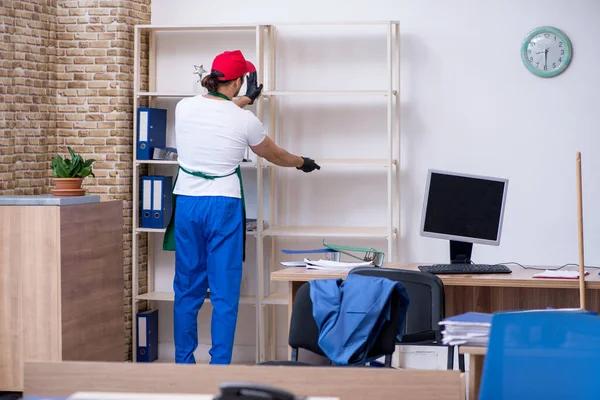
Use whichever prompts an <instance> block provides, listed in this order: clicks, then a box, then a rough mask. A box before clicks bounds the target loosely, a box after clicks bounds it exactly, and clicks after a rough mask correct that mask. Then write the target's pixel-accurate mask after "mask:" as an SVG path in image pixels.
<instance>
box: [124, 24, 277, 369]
mask: <svg viewBox="0 0 600 400" xmlns="http://www.w3.org/2000/svg"><path fill="white" fill-rule="evenodd" d="M265 29H268V26H265V25H232V26H224V25H213V26H157V25H137V26H136V27H135V37H134V40H135V42H134V53H135V56H134V89H133V90H134V100H133V160H134V161H133V188H132V190H133V216H132V232H133V239H132V300H131V302H132V307H131V309H132V333H133V334H132V358H133V361H134V362H135V361H136V347H137V343H136V335H135V332H136V322H137V321H136V314H137V312H138V310H139V304H140V302H142V301H148V302H149V308H152V307H153V305H154V304H153V302H173V300H174V293H173V292H160V291H155V290H154V237H155V235H156V234H163V233H164V232H165V231H166V229H148V228H141V227H140V226H139V213H140V210H139V188H140V185H139V183H140V178H141V176H142V175H141V168H142V167H143V166H146V167H147V168H148V174H149V175H152V174H153V172H154V168H155V167H156V166H165V165H166V166H169V165H170V166H177V165H178V162H177V161H174V160H138V159H137V134H136V132H137V124H138V121H137V109H138V107H139V104H140V100H141V99H146V100H147V103H148V106H150V107H154V106H155V104H156V100H157V99H159V98H172V99H182V98H185V97H193V96H196V95H197V94H196V93H185V92H157V91H156V79H157V76H156V59H157V53H156V33H157V32H180V33H183V32H195V31H196V32H197V31H211V32H215V33H218V32H220V31H249V32H254V33H255V35H256V54H257V61H256V67H257V69H258V79H259V80H262V78H263V76H262V71H263V65H262V54H263V46H264V44H263V42H262V40H261V38H262V37H263V33H262V32H263V31H264V30H265ZM144 33H146V34H148V39H149V48H148V66H147V69H145V67H144V66H143V65H142V63H141V49H142V47H141V41H140V40H141V36H142V35H143V34H144ZM143 72H147V74H148V91H142V90H140V88H141V77H142V73H143ZM256 104H257V105H256V110H257V114H258V115H262V107H263V104H262V102H257V103H256ZM242 169H244V170H248V169H250V170H257V163H244V164H242ZM260 229H262V225H261V226H259V227H257V231H252V232H247V235H248V236H250V237H255V238H256V237H258V236H259V235H260V231H259V230H260ZM144 234H145V235H147V238H148V245H147V248H148V256H147V280H148V290H147V292H146V293H140V290H139V280H138V277H139V267H140V258H141V256H142V255H141V254H140V249H139V241H140V235H144ZM247 245H248V243H247ZM205 302H207V303H208V302H210V292H209V293H208V295H207V297H206V300H205ZM257 303H258V293H257V294H256V295H254V296H248V295H242V297H241V299H240V304H243V305H246V304H247V305H254V306H256V305H257ZM257 317H258V308H257ZM257 338H258V327H257ZM257 341H258V339H257ZM257 352H258V346H257Z"/></svg>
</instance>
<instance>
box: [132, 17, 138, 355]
mask: <svg viewBox="0 0 600 400" xmlns="http://www.w3.org/2000/svg"><path fill="white" fill-rule="evenodd" d="M133 36H134V39H133V40H134V42H133V179H132V182H133V183H132V186H133V187H132V192H133V204H132V210H133V215H132V216H131V221H132V229H131V252H132V253H131V359H132V361H133V362H136V361H137V351H136V348H137V338H136V334H135V332H136V325H137V324H136V322H137V321H136V315H137V294H138V273H137V270H138V254H137V253H138V238H137V232H136V228H137V225H138V189H139V185H138V184H137V182H138V166H137V163H136V162H135V160H136V159H137V135H136V132H137V123H138V121H137V108H138V96H137V93H138V91H139V82H140V76H139V75H140V70H139V68H140V54H139V53H140V28H139V27H138V26H135V27H134V35H133Z"/></svg>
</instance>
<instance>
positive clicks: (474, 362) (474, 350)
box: [458, 346, 487, 399]
mask: <svg viewBox="0 0 600 400" xmlns="http://www.w3.org/2000/svg"><path fill="white" fill-rule="evenodd" d="M458 352H459V353H460V354H468V355H469V364H470V365H469V388H468V390H469V399H478V398H479V386H480V385H481V375H482V374H483V361H484V359H485V354H486V353H487V347H475V346H460V347H459V348H458Z"/></svg>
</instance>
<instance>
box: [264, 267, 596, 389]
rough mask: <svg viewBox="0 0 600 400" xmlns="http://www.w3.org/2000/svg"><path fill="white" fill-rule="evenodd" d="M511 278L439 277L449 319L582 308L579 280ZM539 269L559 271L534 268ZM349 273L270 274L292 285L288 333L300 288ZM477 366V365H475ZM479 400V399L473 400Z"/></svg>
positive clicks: (524, 272) (517, 270) (522, 274)
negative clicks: (473, 313)
mask: <svg viewBox="0 0 600 400" xmlns="http://www.w3.org/2000/svg"><path fill="white" fill-rule="evenodd" d="M428 264H432V263H426V262H423V263H389V264H385V267H386V268H398V269H405V270H409V271H418V270H419V269H418V266H419V265H428ZM507 266H508V267H509V268H511V270H512V271H513V272H512V274H475V275H439V278H440V279H441V280H442V282H443V284H444V293H445V298H446V316H447V317H450V316H453V315H458V314H462V313H465V312H468V311H477V312H486V313H493V312H497V311H509V310H531V309H539V308H546V307H555V308H577V307H579V281H578V280H576V279H573V280H571V279H541V278H533V275H534V274H536V273H538V272H541V271H539V270H537V269H535V270H534V269H524V268H522V267H519V266H516V267H512V266H510V265H507ZM532 268H538V269H542V270H543V269H544V268H548V269H554V268H556V267H545V266H535V267H532ZM565 269H569V268H565ZM347 274H348V273H347V271H324V270H315V269H306V268H303V267H293V268H285V269H282V270H279V271H276V272H273V273H272V274H271V280H273V281H280V282H281V281H284V282H288V283H289V293H288V331H289V318H290V317H291V313H292V304H293V301H294V297H295V295H296V292H297V291H298V288H299V287H300V286H301V285H302V284H303V283H305V282H308V281H311V280H315V279H340V278H341V279H344V278H345V277H346V276H347ZM599 289H600V276H599V275H598V272H597V271H596V270H592V271H590V275H588V276H586V308H587V309H588V310H590V311H597V312H600V290H599ZM475 362H477V361H475ZM471 399H476V397H471Z"/></svg>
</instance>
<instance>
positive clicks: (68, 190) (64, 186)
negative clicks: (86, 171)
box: [51, 178, 85, 196]
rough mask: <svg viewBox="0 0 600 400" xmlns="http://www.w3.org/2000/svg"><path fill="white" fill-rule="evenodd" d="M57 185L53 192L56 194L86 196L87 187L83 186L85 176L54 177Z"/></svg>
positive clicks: (53, 179) (53, 180)
mask: <svg viewBox="0 0 600 400" xmlns="http://www.w3.org/2000/svg"><path fill="white" fill-rule="evenodd" d="M52 182H54V185H55V186H56V188H55V189H52V190H51V192H52V194H53V195H55V196H84V195H85V189H82V188H81V183H82V182H83V178H52Z"/></svg>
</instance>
